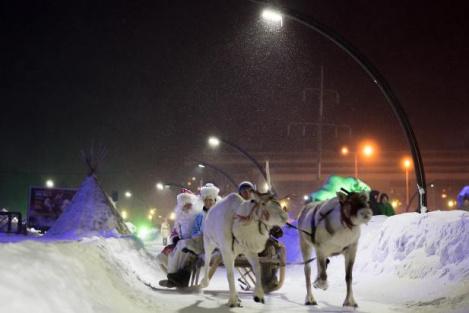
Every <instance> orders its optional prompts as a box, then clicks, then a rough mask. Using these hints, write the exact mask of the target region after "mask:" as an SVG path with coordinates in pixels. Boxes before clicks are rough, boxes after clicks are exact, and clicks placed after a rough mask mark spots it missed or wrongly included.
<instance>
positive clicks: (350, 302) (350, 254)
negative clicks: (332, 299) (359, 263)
mask: <svg viewBox="0 0 469 313" xmlns="http://www.w3.org/2000/svg"><path fill="white" fill-rule="evenodd" d="M356 254H357V244H353V245H350V246H349V247H348V249H347V250H345V251H344V257H345V282H346V283H347V296H346V297H345V301H344V306H351V307H354V308H356V307H358V304H357V303H356V302H355V299H354V298H353V291H352V270H353V264H354V263H355V256H356Z"/></svg>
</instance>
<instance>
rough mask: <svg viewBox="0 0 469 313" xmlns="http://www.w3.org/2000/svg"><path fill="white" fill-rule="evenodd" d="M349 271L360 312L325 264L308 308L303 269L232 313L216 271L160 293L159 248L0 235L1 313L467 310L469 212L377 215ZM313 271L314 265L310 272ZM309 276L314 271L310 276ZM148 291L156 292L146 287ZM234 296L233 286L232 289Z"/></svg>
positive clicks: (126, 241)
mask: <svg viewBox="0 0 469 313" xmlns="http://www.w3.org/2000/svg"><path fill="white" fill-rule="evenodd" d="M362 230H363V234H362V238H361V239H360V247H359V252H358V257H357V263H356V266H355V269H354V295H355V299H356V300H357V302H358V305H359V308H358V309H356V310H353V309H349V308H343V307H342V302H343V300H344V298H345V279H344V265H343V258H342V257H336V258H333V259H332V261H331V264H330V265H329V267H328V274H329V289H328V290H326V291H322V290H314V291H313V292H314V296H315V298H316V300H317V301H318V305H317V306H314V307H311V306H304V305H303V303H304V297H305V286H304V284H305V283H304V274H303V267H302V266H301V265H293V264H290V265H288V266H287V272H286V281H285V283H284V285H283V287H282V288H281V289H280V290H279V291H276V292H273V293H271V294H268V295H267V296H266V304H265V305H262V304H259V303H255V302H254V301H253V300H252V294H251V293H250V292H242V291H241V292H240V297H241V300H242V305H243V307H242V308H234V309H230V308H228V307H227V306H226V302H227V300H228V284H227V282H226V278H225V272H224V270H223V268H219V269H218V271H217V273H216V274H215V276H214V278H213V279H212V281H211V283H210V286H209V288H208V289H205V290H202V291H194V292H192V293H187V292H178V291H175V290H168V289H164V288H161V287H159V286H158V281H159V280H160V279H164V275H163V273H162V272H161V271H160V269H159V268H158V266H157V263H156V260H155V254H156V253H157V252H158V251H159V250H160V249H161V245H160V244H159V241H148V242H144V243H142V242H140V241H139V240H136V239H133V238H132V237H127V238H98V237H93V238H88V239H84V240H76V241H73V240H66V241H65V240H63V241H59V240H50V239H46V238H33V240H29V239H31V238H28V237H26V238H27V239H28V240H24V239H25V238H24V237H21V236H16V235H2V236H1V237H0V241H1V243H0V277H1V283H0V303H1V310H0V311H1V312H15V313H30V312H35V313H43V312H44V313H46V312H47V313H68V312H70V313H71V312H77V313H78V312H79V313H88V312H90V313H91V312H100V313H101V312H103V313H108V312H109V313H111V312H113V313H115V312H126V313H128V312H137V313H140V312H142V313H146V312H152V313H155V312H169V313H171V312H182V313H184V312H187V313H189V312H232V311H234V312H248V313H251V312H261V311H262V312H265V311H267V312H348V311H354V312H379V313H386V312H423V313H426V312H453V313H462V312H469V214H468V213H464V212H462V211H451V212H439V211H436V212H431V213H429V214H427V215H420V214H416V213H409V214H401V215H398V216H395V217H391V218H385V217H380V216H378V217H374V218H373V220H372V222H371V223H370V224H369V225H368V226H365V227H363V228H362ZM284 240H286V241H287V243H288V250H287V254H289V258H288V259H289V261H290V262H292V263H293V262H296V261H300V260H299V259H298V258H299V253H298V251H297V247H296V245H297V242H296V241H295V240H297V238H296V236H295V233H294V232H291V231H286V236H285V238H284ZM314 268H315V267H313V269H314ZM314 273H315V271H314V270H313V274H314ZM146 284H149V285H152V286H157V287H156V289H152V288H149V287H148V286H147V285H146ZM238 290H239V288H238Z"/></svg>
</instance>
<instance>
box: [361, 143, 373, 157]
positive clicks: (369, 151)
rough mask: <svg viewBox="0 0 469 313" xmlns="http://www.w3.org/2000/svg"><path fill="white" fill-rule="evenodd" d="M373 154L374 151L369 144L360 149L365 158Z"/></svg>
mask: <svg viewBox="0 0 469 313" xmlns="http://www.w3.org/2000/svg"><path fill="white" fill-rule="evenodd" d="M374 152H375V149H374V147H373V146H372V145H370V144H367V145H365V146H364V147H363V149H362V153H363V155H364V156H366V157H371V156H372V155H373V154H374Z"/></svg>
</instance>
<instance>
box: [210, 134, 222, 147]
mask: <svg viewBox="0 0 469 313" xmlns="http://www.w3.org/2000/svg"><path fill="white" fill-rule="evenodd" d="M208 144H209V145H210V147H212V148H215V147H218V146H219V145H220V139H218V138H217V137H213V136H212V137H210V138H208Z"/></svg>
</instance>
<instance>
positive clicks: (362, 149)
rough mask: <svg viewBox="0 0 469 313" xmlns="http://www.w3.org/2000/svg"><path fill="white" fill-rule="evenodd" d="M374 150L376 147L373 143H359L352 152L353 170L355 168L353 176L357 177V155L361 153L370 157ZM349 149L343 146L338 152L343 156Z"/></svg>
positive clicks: (347, 153)
mask: <svg viewBox="0 0 469 313" xmlns="http://www.w3.org/2000/svg"><path fill="white" fill-rule="evenodd" d="M375 152H376V148H375V145H374V144H371V143H365V144H361V145H359V146H358V147H357V148H356V149H355V150H354V152H353V156H354V170H355V178H358V157H359V155H362V156H364V157H366V158H371V157H372V156H373V155H374V154H375ZM349 153H350V150H349V148H348V147H347V146H343V147H342V148H341V149H340V154H342V155H343V156H347V155H349Z"/></svg>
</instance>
